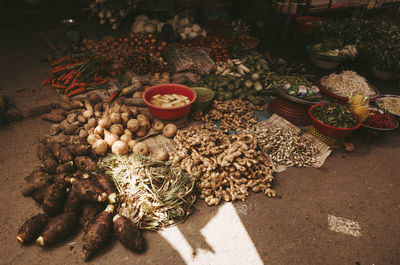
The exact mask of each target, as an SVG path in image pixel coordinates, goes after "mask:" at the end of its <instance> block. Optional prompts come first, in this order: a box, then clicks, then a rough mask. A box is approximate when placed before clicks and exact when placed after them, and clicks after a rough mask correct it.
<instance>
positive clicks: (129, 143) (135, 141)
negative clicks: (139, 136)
mask: <svg viewBox="0 0 400 265" xmlns="http://www.w3.org/2000/svg"><path fill="white" fill-rule="evenodd" d="M137 143H138V141H137V140H130V141H129V142H128V146H129V150H133V147H134V146H135V145H136V144H137Z"/></svg>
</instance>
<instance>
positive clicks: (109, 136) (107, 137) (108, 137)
mask: <svg viewBox="0 0 400 265" xmlns="http://www.w3.org/2000/svg"><path fill="white" fill-rule="evenodd" d="M118 140H119V137H118V135H116V134H114V133H111V132H109V131H107V130H106V129H104V141H106V142H107V144H108V146H110V147H111V146H112V145H113V144H114V143H115V142H116V141H118Z"/></svg>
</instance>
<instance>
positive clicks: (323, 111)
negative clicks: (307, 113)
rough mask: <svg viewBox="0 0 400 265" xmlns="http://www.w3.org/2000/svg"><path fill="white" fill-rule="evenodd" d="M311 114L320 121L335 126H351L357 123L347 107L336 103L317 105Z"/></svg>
mask: <svg viewBox="0 0 400 265" xmlns="http://www.w3.org/2000/svg"><path fill="white" fill-rule="evenodd" d="M311 114H312V115H313V116H314V117H315V118H316V119H317V120H319V121H320V122H322V123H324V124H327V125H330V126H333V127H337V128H353V127H354V126H356V125H357V123H358V120H357V118H356V116H355V115H354V114H353V113H352V112H351V111H350V110H349V108H348V107H346V106H344V105H341V104H338V103H332V104H325V105H320V106H317V107H315V108H313V109H312V111H311Z"/></svg>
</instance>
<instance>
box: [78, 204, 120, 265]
mask: <svg viewBox="0 0 400 265" xmlns="http://www.w3.org/2000/svg"><path fill="white" fill-rule="evenodd" d="M113 211H114V206H113V205H111V204H110V205H108V206H107V208H106V209H105V210H104V211H102V212H101V213H99V214H98V215H97V216H96V218H95V219H94V220H93V222H91V223H90V224H89V226H88V228H87V230H86V231H85V233H84V235H83V240H82V241H83V243H82V250H83V258H84V259H85V260H88V259H89V258H90V257H91V256H92V255H93V254H94V253H96V252H98V251H99V250H101V249H102V248H104V246H105V245H106V244H107V242H108V241H109V239H110V236H111V232H112V227H113Z"/></svg>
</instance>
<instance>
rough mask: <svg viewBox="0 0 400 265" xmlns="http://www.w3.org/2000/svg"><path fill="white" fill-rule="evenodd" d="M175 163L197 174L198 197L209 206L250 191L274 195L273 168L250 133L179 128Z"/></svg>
mask: <svg viewBox="0 0 400 265" xmlns="http://www.w3.org/2000/svg"><path fill="white" fill-rule="evenodd" d="M174 141H175V143H176V146H177V148H176V151H175V152H174V153H173V154H172V155H171V157H170V161H171V162H172V164H173V165H174V166H177V167H179V168H181V169H183V170H186V171H187V172H188V173H190V174H192V173H193V174H195V175H196V177H197V187H198V188H199V190H200V192H201V196H200V197H201V198H203V199H204V200H205V202H206V203H207V204H208V205H209V206H212V205H218V204H219V203H220V202H221V200H224V201H235V200H242V201H244V200H245V199H246V198H247V196H248V195H249V190H253V191H254V192H259V191H262V192H264V193H265V194H266V195H267V196H268V197H275V196H276V194H275V191H273V190H272V189H271V188H270V187H271V182H272V180H273V176H272V170H271V169H270V168H269V167H268V166H266V164H268V162H267V158H266V157H265V156H264V154H263V153H262V151H261V150H258V148H257V139H256V137H255V136H253V135H251V134H232V135H227V134H224V133H223V132H222V131H220V130H217V129H216V128H215V127H214V126H212V125H203V126H202V127H192V128H188V129H184V130H181V131H179V132H178V133H177V135H176V136H175V138H174Z"/></svg>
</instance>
